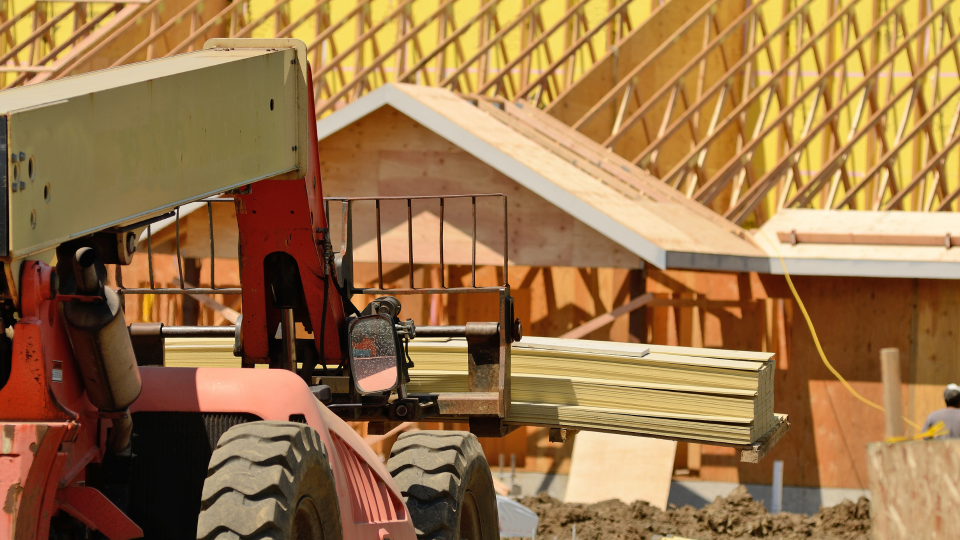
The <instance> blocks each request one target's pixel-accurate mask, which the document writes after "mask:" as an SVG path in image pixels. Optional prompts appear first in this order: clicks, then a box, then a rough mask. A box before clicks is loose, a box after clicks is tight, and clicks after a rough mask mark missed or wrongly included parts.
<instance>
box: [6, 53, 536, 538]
mask: <svg viewBox="0 0 960 540" xmlns="http://www.w3.org/2000/svg"><path fill="white" fill-rule="evenodd" d="M0 155H5V156H6V158H5V159H4V161H3V164H2V166H0V260H2V266H3V274H2V283H0V290H2V305H0V320H2V326H3V328H2V329H3V330H4V331H3V332H0V499H2V511H0V539H4V540H5V539H11V538H16V539H18V540H34V539H47V538H50V539H62V540H76V539H87V538H108V539H110V540H126V539H132V538H150V539H176V540H183V539H190V538H197V539H198V540H199V539H204V540H208V539H221V540H225V539H238V538H243V539H267V538H270V539H276V540H280V539H284V540H286V539H308V538H309V539H320V538H323V539H326V540H339V539H343V538H347V539H371V540H373V539H376V540H386V539H391V540H414V539H415V538H420V539H428V538H429V539H445V540H460V539H469V540H493V539H494V538H497V537H498V536H499V535H498V524H497V523H498V522H497V511H496V502H495V494H494V489H493V483H492V478H491V475H490V470H489V467H488V465H487V462H486V460H485V458H484V455H483V452H482V450H481V448H480V445H479V443H478V441H477V438H476V435H480V436H502V435H503V434H504V433H506V431H507V430H508V428H507V427H505V426H504V424H503V418H504V417H505V415H506V412H507V407H509V403H510V386H509V384H510V378H509V370H510V343H511V342H513V341H515V340H519V339H520V337H521V329H520V323H519V321H518V320H517V319H516V318H515V317H514V315H513V303H512V299H511V297H510V288H509V285H507V284H506V279H505V280H504V285H502V286H499V287H465V288H460V289H457V288H444V289H442V290H431V289H424V290H407V291H399V292H397V291H394V293H396V294H400V293H407V294H409V293H418V294H419V293H430V292H435V293H436V292H442V293H446V294H451V293H476V292H487V293H491V292H494V293H497V294H499V300H500V311H499V313H500V316H499V320H498V321H493V322H477V323H469V324H467V325H465V326H446V327H436V326H435V327H430V326H416V325H415V324H413V322H412V321H400V320H399V318H398V315H399V312H400V302H399V301H398V300H397V299H396V298H395V296H392V295H391V290H388V289H383V286H382V284H381V286H380V288H379V289H355V288H353V284H352V283H351V280H350V279H349V278H350V276H349V270H350V267H351V263H350V261H351V259H350V249H349V248H350V246H349V238H347V237H348V236H349V234H346V233H345V234H344V238H343V239H341V241H340V244H341V246H342V248H341V250H340V251H339V252H335V251H334V248H333V242H332V239H331V235H330V228H329V225H328V221H327V219H328V218H327V212H326V209H325V207H324V199H323V190H322V182H321V178H320V171H319V159H318V150H317V136H316V123H315V118H314V91H313V83H312V75H311V70H310V66H309V64H308V62H307V56H306V48H305V46H304V44H303V43H302V42H300V41H298V40H293V39H273V40H256V39H250V40H239V39H217V40H211V41H209V42H207V43H206V45H205V47H204V48H203V49H202V50H199V51H195V52H191V53H187V54H182V55H179V56H173V57H169V58H163V59H158V60H152V61H147V62H142V63H138V64H132V65H127V66H123V67H119V68H114V69H109V70H104V71H98V72H92V73H88V74H84V75H79V76H76V77H71V78H67V79H62V80H57V81H52V82H46V83H42V84H38V85H35V86H28V87H22V88H15V89H11V90H6V91H3V92H0ZM480 196H482V195H479V194H478V195H476V197H480ZM198 201H200V202H205V203H207V204H208V205H212V204H223V203H224V202H226V203H228V204H234V205H235V208H236V213H237V221H238V227H239V253H240V268H241V272H240V277H241V282H242V288H241V290H226V289H218V288H215V287H213V283H211V287H210V288H205V289H204V288H187V289H184V288H181V289H159V288H156V287H152V286H151V287H150V288H145V289H134V288H129V289H119V290H115V289H114V288H111V287H110V286H107V285H106V282H107V279H106V276H107V265H126V264H130V262H131V261H132V257H133V255H134V252H135V251H136V247H137V241H138V237H139V235H141V234H144V232H145V231H146V234H147V235H149V234H150V232H149V231H150V229H149V225H150V224H151V223H155V222H157V221H158V220H161V219H167V218H169V217H171V216H173V217H176V215H177V213H178V212H179V208H180V206H182V205H184V204H188V203H195V202H198ZM343 204H344V206H345V207H347V208H349V206H350V204H351V201H347V200H345V201H343ZM344 216H347V217H348V216H349V213H348V212H347V213H345V214H344ZM344 219H345V220H346V217H345V218H344ZM349 228H350V226H349V223H346V224H345V226H344V230H345V231H349ZM212 241H213V235H212V233H211V242H212ZM505 254H506V251H505ZM178 260H179V258H178ZM181 287H183V284H182V277H181ZM358 291H359V292H362V293H365V294H374V295H375V296H377V295H379V296H380V297H379V298H377V300H375V301H374V302H372V303H371V304H369V305H367V306H365V307H364V308H363V309H362V310H360V309H357V308H355V307H354V306H353V304H352V303H351V300H350V298H351V296H352V294H353V293H355V292H358ZM185 292H189V293H194V294H214V293H216V294H221V293H223V294H226V293H235V294H241V295H242V302H243V315H242V319H241V320H239V321H238V324H237V325H236V326H235V327H234V326H229V327H206V328H205V327H183V326H181V327H175V326H174V327H170V326H163V325H160V324H147V323H141V324H133V325H127V323H126V322H125V319H124V313H123V309H122V306H123V297H124V296H125V295H131V294H183V293H185ZM211 335H224V336H231V337H233V338H235V342H236V346H235V354H236V355H237V356H240V357H242V365H243V367H244V368H254V367H255V366H257V365H258V364H267V365H269V367H270V368H273V369H212V368H206V369H205V368H197V369H193V368H169V367H162V365H157V364H162V360H161V361H157V359H158V358H160V359H162V356H163V341H164V339H165V338H166V337H169V336H180V337H184V336H186V337H189V336H211ZM414 336H457V337H465V338H466V339H467V341H468V344H469V382H470V386H469V388H470V391H469V392H461V393H448V394H441V393H437V394H423V395H413V394H409V393H408V392H407V391H406V389H405V386H404V384H405V382H406V381H407V380H408V379H407V373H406V370H407V367H408V363H409V359H408V357H407V355H405V354H404V352H403V351H404V343H405V340H407V339H409V338H412V337H414ZM425 418H432V419H457V420H460V421H467V422H469V425H470V431H471V432H472V433H471V432H453V431H442V432H440V431H438V432H430V431H417V432H409V433H405V434H403V435H401V436H400V438H399V440H398V441H397V443H396V444H395V445H394V446H393V450H392V453H391V456H390V458H389V461H388V462H387V463H386V464H383V463H381V462H380V460H379V459H378V457H377V456H376V455H375V454H374V453H373V452H372V451H371V450H370V449H369V448H368V446H367V445H366V444H365V442H364V440H363V439H362V438H361V437H360V436H359V435H358V434H357V433H356V432H355V431H354V430H353V429H352V428H351V427H350V426H349V425H348V424H347V423H346V422H345V420H368V421H375V422H380V423H381V425H382V423H384V422H400V421H411V422H412V421H418V420H422V419H425Z"/></svg>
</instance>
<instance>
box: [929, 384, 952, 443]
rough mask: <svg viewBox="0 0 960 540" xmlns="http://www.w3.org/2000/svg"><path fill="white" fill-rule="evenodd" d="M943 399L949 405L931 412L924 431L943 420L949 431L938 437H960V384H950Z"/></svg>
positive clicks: (944, 392)
mask: <svg viewBox="0 0 960 540" xmlns="http://www.w3.org/2000/svg"><path fill="white" fill-rule="evenodd" d="M943 400H944V401H945V402H946V403H947V407H946V408H945V409H940V410H938V411H933V412H932V413H930V416H928V417H927V421H926V422H925V423H924V424H923V431H927V430H928V429H930V428H931V427H933V426H934V425H935V424H936V423H937V422H943V426H944V428H946V430H947V433H944V434H942V435H940V436H938V437H937V438H938V439H946V438H950V437H960V386H957V385H956V384H953V383H950V384H948V385H947V388H946V390H944V391H943Z"/></svg>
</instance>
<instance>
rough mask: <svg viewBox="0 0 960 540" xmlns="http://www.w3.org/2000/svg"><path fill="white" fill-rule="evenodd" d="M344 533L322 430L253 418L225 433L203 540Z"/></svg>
mask: <svg viewBox="0 0 960 540" xmlns="http://www.w3.org/2000/svg"><path fill="white" fill-rule="evenodd" d="M268 538H269V539H272V540H307V539H309V540H318V539H323V540H341V539H342V538H343V530H342V528H341V523H340V508H339V505H338V504H337V492H336V484H335V481H334V478H333V471H332V470H331V469H330V462H329V460H328V458H327V452H326V449H325V448H324V446H323V443H322V442H320V439H319V437H318V436H317V432H316V431H315V430H314V429H313V428H311V427H310V426H307V425H305V424H299V423H294V422H250V423H248V424H242V425H239V426H236V427H233V428H231V429H230V430H229V431H227V432H226V433H224V434H223V437H221V438H220V442H219V443H218V444H217V449H216V450H215V451H214V452H213V456H212V457H211V458H210V468H209V472H208V473H207V479H206V481H205V482H204V484H203V496H202V500H201V505H200V518H199V520H198V523H197V539H198V540H214V539H216V540H227V539H230V540H235V539H258V540H259V539H268Z"/></svg>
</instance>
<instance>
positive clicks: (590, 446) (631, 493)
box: [564, 432, 677, 509]
mask: <svg viewBox="0 0 960 540" xmlns="http://www.w3.org/2000/svg"><path fill="white" fill-rule="evenodd" d="M676 448H677V443H676V442H675V441H666V440H661V439H650V438H647V437H627V436H624V435H613V434H609V433H591V432H581V433H578V434H577V439H576V444H575V445H574V447H573V457H572V459H571V463H570V476H569V479H568V481H567V495H566V497H565V498H564V501H565V502H579V503H596V502H600V501H606V500H609V499H620V500H621V501H623V502H625V503H628V504H629V503H632V502H633V501H637V500H640V501H646V502H648V503H650V504H651V505H653V506H656V507H657V508H660V509H666V507H667V498H668V496H669V494H670V478H671V475H672V474H673V460H674V454H675V453H676ZM624 463H643V466H642V467H624V466H623V464H624Z"/></svg>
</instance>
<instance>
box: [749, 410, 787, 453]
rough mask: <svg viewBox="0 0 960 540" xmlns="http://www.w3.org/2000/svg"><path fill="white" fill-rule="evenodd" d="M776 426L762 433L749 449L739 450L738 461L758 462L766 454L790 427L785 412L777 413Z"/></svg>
mask: <svg viewBox="0 0 960 540" xmlns="http://www.w3.org/2000/svg"><path fill="white" fill-rule="evenodd" d="M777 420H778V422H777V426H776V427H775V428H773V429H771V430H770V433H768V434H766V435H764V436H763V437H761V438H760V440H759V441H757V442H756V443H755V444H753V445H752V446H751V448H750V449H749V450H743V451H741V452H740V461H742V462H744V463H760V460H761V459H763V458H764V456H766V455H767V452H769V451H770V450H771V449H772V448H773V446H774V445H775V444H777V443H778V442H780V439H781V438H783V436H784V435H786V434H787V430H789V429H790V421H789V419H788V418H787V415H785V414H778V415H777Z"/></svg>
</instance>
